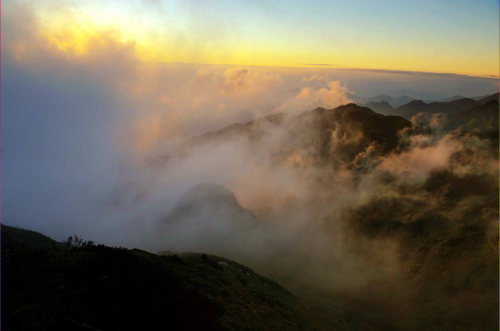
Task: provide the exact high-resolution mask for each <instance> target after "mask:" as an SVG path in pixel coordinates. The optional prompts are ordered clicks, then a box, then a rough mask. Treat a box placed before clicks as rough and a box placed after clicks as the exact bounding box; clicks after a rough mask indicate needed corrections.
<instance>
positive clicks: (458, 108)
mask: <svg viewBox="0 0 500 331" xmlns="http://www.w3.org/2000/svg"><path fill="white" fill-rule="evenodd" d="M380 99H383V97H381V98H377V99H376V100H380ZM498 100H499V94H498V93H495V94H491V95H487V96H480V97H474V98H465V97H461V96H458V95H456V96H453V97H451V98H448V99H444V100H442V101H434V102H424V101H422V100H411V101H409V102H408V103H406V104H404V105H401V106H397V107H395V106H394V105H392V104H391V103H390V101H391V100H390V99H388V101H387V100H382V101H370V102H367V103H365V104H364V106H365V107H368V108H370V109H372V110H373V111H374V112H377V113H380V114H384V115H396V116H402V117H404V118H407V119H411V118H412V117H413V116H415V115H417V114H425V115H434V114H455V113H461V112H465V111H468V112H467V114H469V115H463V114H462V115H460V116H459V115H454V116H451V117H450V120H451V119H453V123H455V126H456V125H458V119H459V118H461V119H463V120H465V118H470V117H471V116H472V115H471V114H472V112H474V111H476V112H478V113H479V112H480V113H481V114H482V115H481V116H482V118H483V120H484V119H485V118H484V116H486V114H488V115H487V116H488V118H489V119H488V121H489V122H491V123H492V125H493V124H494V122H495V118H498ZM393 101H394V99H392V102H393ZM473 109H474V110H473ZM497 122H498V121H497ZM462 124H465V123H462ZM493 126H495V125H493ZM496 128H498V124H497V125H496Z"/></svg>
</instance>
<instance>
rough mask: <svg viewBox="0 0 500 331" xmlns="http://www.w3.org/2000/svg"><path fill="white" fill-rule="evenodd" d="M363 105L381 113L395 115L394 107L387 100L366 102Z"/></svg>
mask: <svg viewBox="0 0 500 331" xmlns="http://www.w3.org/2000/svg"><path fill="white" fill-rule="evenodd" d="M364 106H365V107H368V108H370V109H371V110H373V111H374V112H376V113H379V114H382V115H395V112H394V107H392V106H391V105H390V104H389V103H388V102H387V101H380V102H368V103H366V104H364Z"/></svg>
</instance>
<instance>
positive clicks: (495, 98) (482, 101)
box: [478, 93, 499, 105]
mask: <svg viewBox="0 0 500 331" xmlns="http://www.w3.org/2000/svg"><path fill="white" fill-rule="evenodd" d="M498 95H499V93H495V94H492V95H489V96H487V97H484V98H482V99H479V100H478V101H479V103H480V104H482V105H483V104H486V103H488V102H490V101H492V100H496V101H498Z"/></svg>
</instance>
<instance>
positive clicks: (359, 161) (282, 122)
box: [1, 2, 498, 302]
mask: <svg viewBox="0 0 500 331" xmlns="http://www.w3.org/2000/svg"><path fill="white" fill-rule="evenodd" d="M20 17H21V18H22V19H21V18H20ZM2 29H3V30H4V32H5V34H4V35H5V36H6V37H5V38H3V39H2V82H3V84H2V96H3V98H2V101H1V102H2V104H1V106H2V110H3V113H2V171H3V178H2V184H3V185H2V186H3V187H2V188H3V194H2V222H3V223H5V224H9V225H16V226H21V227H25V228H29V229H33V230H36V231H40V232H42V233H44V234H46V235H48V236H51V237H53V238H55V239H57V240H63V239H65V238H66V237H67V236H69V235H73V234H75V233H76V234H78V235H82V236H83V237H84V238H87V239H91V240H94V241H96V242H98V243H103V244H107V245H113V246H125V247H129V248H133V247H137V248H140V249H144V250H147V251H150V252H154V253H157V252H159V251H167V250H169V251H173V252H186V251H194V252H204V253H211V254H216V255H220V256H224V257H227V258H231V259H235V260H237V261H239V262H241V263H245V264H247V265H249V266H250V267H253V268H255V269H256V270H258V271H260V272H263V273H265V274H267V275H270V276H273V277H275V278H276V279H279V280H283V281H285V282H286V283H287V284H297V285H300V284H307V285H308V286H311V287H315V288H320V289H326V290H328V291H352V292H356V293H359V291H362V290H363V289H367V288H368V287H370V288H371V291H373V292H377V291H385V290H384V289H385V288H388V287H389V286H394V288H399V287H401V288H402V289H401V291H395V292H398V293H397V294H394V293H391V291H388V290H387V291H386V292H384V293H385V295H387V296H389V295H399V294H401V296H402V297H403V298H404V297H405V295H406V294H405V293H409V292H411V290H410V288H409V287H407V284H406V283H405V282H403V281H401V279H402V277H403V275H404V274H406V273H407V272H408V271H409V270H411V268H412V265H411V261H405V259H404V256H402V254H401V253H400V252H401V251H402V250H404V249H406V246H405V245H407V243H408V240H409V239H408V238H407V236H406V235H405V233H404V232H403V233H400V232H397V233H396V232H387V233H386V232H384V231H385V230H384V231H380V232H377V233H376V235H364V234H363V235H360V233H364V232H363V231H364V230H366V229H365V228H363V226H364V225H361V226H360V225H359V224H364V223H362V222H361V223H360V222H359V220H360V219H361V220H366V222H370V221H371V219H370V217H369V216H371V212H370V210H376V208H378V207H379V206H380V205H382V206H383V203H388V204H391V203H393V199H401V201H403V200H404V201H405V202H406V203H405V204H400V205H399V206H398V207H397V208H393V209H392V211H395V212H392V213H391V215H388V214H389V213H388V214H383V213H382V212H387V211H382V212H381V213H382V215H383V217H386V218H387V219H389V218H391V219H396V220H397V222H396V223H398V225H397V226H402V225H408V224H409V226H411V224H415V223H414V222H415V221H416V220H418V219H421V218H425V217H427V216H428V215H431V216H432V217H434V215H435V214H433V213H438V214H439V217H437V216H436V217H435V219H436V220H437V221H435V222H434V223H433V224H432V226H436V227H443V228H454V227H455V226H456V223H454V222H455V221H456V220H457V219H461V218H463V217H465V215H468V213H470V210H471V209H472V208H473V207H472V205H473V204H474V203H476V202H477V201H475V200H473V197H471V198H470V199H471V200H468V199H463V201H461V202H460V203H459V204H457V205H454V206H448V205H446V203H445V202H443V201H444V200H445V196H446V194H449V192H448V191H447V190H448V189H447V188H440V189H439V190H436V191H432V190H430V189H428V187H427V186H429V179H430V178H433V177H432V176H436V174H437V173H443V172H446V173H447V174H449V175H450V176H455V177H456V178H458V179H463V178H469V177H471V176H476V177H477V176H484V178H487V179H488V180H490V181H491V182H493V183H497V182H498V162H497V160H496V159H495V158H494V156H493V155H492V154H491V153H490V149H491V146H489V145H488V143H487V142H485V141H483V140H481V139H479V138H478V137H476V136H473V135H471V134H469V135H465V136H457V135H456V134H453V133H445V132H442V130H441V126H442V124H441V123H433V124H432V125H430V126H429V127H428V128H426V129H428V130H427V131H426V133H423V132H422V131H423V130H422V128H421V127H420V126H419V125H421V123H420V122H419V121H417V119H415V121H414V122H413V123H411V122H408V123H406V122H405V123H403V124H402V128H401V130H400V131H398V132H397V133H395V134H394V137H393V138H394V144H393V145H394V146H392V145H391V146H389V145H387V146H381V144H369V143H367V139H366V137H365V136H364V131H363V130H362V129H361V128H358V127H356V126H351V125H350V124H348V123H340V124H338V126H336V127H334V128H329V130H328V131H325V132H326V135H327V138H325V137H323V136H322V134H323V133H322V134H320V133H318V132H319V131H318V130H320V128H321V125H320V124H318V123H321V116H323V115H321V116H320V115H318V114H316V113H314V112H311V111H312V110H314V109H316V108H317V107H322V108H325V109H333V108H336V107H339V106H342V105H346V104H349V103H351V102H352V101H353V100H352V99H353V96H356V95H358V96H369V95H370V94H372V93H374V91H379V90H380V89H384V91H385V92H387V91H389V92H391V91H392V92H393V93H397V91H400V90H403V89H407V90H413V91H418V92H420V93H428V92H431V91H432V92H434V93H436V94H438V95H440V96H442V97H448V96H452V95H455V94H467V95H468V96H476V95H482V94H486V93H490V92H494V91H497V90H498V87H497V83H498V82H497V80H492V79H486V78H479V77H468V76H460V75H451V76H450V75H439V74H435V75H429V74H425V73H415V72H384V71H376V70H374V71H370V70H342V69H321V68H318V69H300V68H270V67H251V66H237V67H234V66H225V65H194V64H181V63H152V62H145V61H143V60H141V57H140V55H139V53H140V52H139V50H138V47H137V45H136V43H134V42H133V41H126V42H124V41H123V40H122V39H121V36H120V34H119V32H117V31H114V30H112V29H109V30H102V31H101V30H94V31H93V32H92V33H90V34H88V35H85V36H84V40H85V43H84V46H85V47H84V49H85V51H84V52H81V51H80V50H79V49H78V47H76V46H73V47H72V46H67V47H66V46H64V45H66V44H67V43H69V45H71V43H70V41H71V40H69V41H68V40H66V38H69V39H71V36H69V37H68V36H67V35H65V34H61V35H60V36H51V38H49V37H47V35H46V34H44V29H43V25H42V23H41V22H40V20H39V19H38V18H37V17H36V15H35V14H34V13H32V12H31V11H30V10H29V7H27V6H23V5H22V4H19V3H17V2H14V3H11V4H10V5H9V6H8V7H7V8H5V9H4V12H3V13H2ZM61 45H63V46H64V47H63V46H61ZM271 115H273V116H274V117H271V118H269V117H268V119H267V120H260V121H259V119H262V118H264V117H266V116H271ZM301 116H303V117H301ZM251 121H254V122H253V124H251V125H248V126H244V125H243V124H245V123H248V122H251ZM228 126H231V127H230V128H227V129H224V128H226V127H228ZM221 129H224V131H223V132H219V133H217V134H214V135H213V136H210V135H206V133H209V132H214V131H218V130H221ZM204 134H205V135H204ZM321 139H327V141H328V145H327V146H326V147H325V146H324V145H322V140H321ZM325 155H326V156H325ZM207 183H208V184H214V185H219V186H214V187H217V189H215V190H222V191H221V193H220V195H221V196H220V197H219V196H217V197H216V198H214V197H213V196H212V194H213V192H212V189H210V188H209V189H207V190H208V192H207V193H206V195H201V196H196V197H195V198H193V197H192V196H191V195H189V194H188V195H187V196H186V195H185V194H186V192H190V191H189V190H190V189H192V188H193V187H197V185H199V184H207ZM221 187H224V188H226V189H227V192H226V191H224V190H223V189H221ZM217 192H219V191H217ZM231 194H234V196H231ZM232 197H234V200H233V198H232ZM193 199H194V200H193ZM213 199H215V200H214V201H213ZM218 199H222V200H218ZM205 200H207V201H205ZM200 201H201V205H199V204H200ZM221 201H222V202H221ZM227 201H230V203H229V202H227ZM183 204H187V207H186V206H184V207H183ZM391 206H392V205H391ZM481 206H483V205H481ZM488 206H489V205H488ZM488 206H486V207H484V210H485V213H486V211H487V208H490V207H488ZM182 208H187V210H188V211H187V212H186V211H183V210H184V209H182ZM416 209H418V210H419V211H418V212H416V211H415V210H416ZM436 210H437V211H436ZM497 211H498V210H497ZM183 213H184V214H183ZM494 214H495V213H494V211H493V212H492V214H485V215H486V216H485V217H486V218H487V219H486V220H485V222H489V223H491V225H490V228H491V229H492V230H491V232H492V233H494V232H495V224H496V223H495V222H494V220H495V217H496V216H495V215H494ZM242 215H243V216H242ZM375 221H377V220H374V222H375ZM366 226H371V225H369V224H368V225H366ZM496 226H497V224H496ZM382 234H383V235H382ZM492 240H494V239H492ZM403 288H404V290H403ZM395 302H399V301H395Z"/></svg>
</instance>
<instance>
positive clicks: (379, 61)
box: [2, 0, 499, 76]
mask: <svg viewBox="0 0 500 331" xmlns="http://www.w3.org/2000/svg"><path fill="white" fill-rule="evenodd" d="M15 2H16V3H17V4H19V3H21V4H23V5H24V6H27V7H30V9H31V10H32V12H33V14H34V19H35V20H36V21H38V23H39V26H40V32H41V33H43V35H44V36H45V37H46V39H47V42H50V43H54V44H56V45H57V46H58V47H59V48H60V49H62V50H65V51H68V52H72V53H74V54H80V55H81V54H83V53H85V51H86V49H87V48H88V42H89V38H91V37H92V36H95V35H96V34H101V33H103V32H104V31H106V32H110V31H113V34H114V36H118V38H119V40H120V41H121V42H123V43H126V42H135V45H136V46H137V48H138V50H139V54H140V57H141V60H143V61H158V62H183V63H200V64H231V65H246V66H279V67H330V68H363V69H366V68H371V69H387V70H405V71H425V72H440V73H457V74H465V75H473V76H492V75H494V76H497V75H498V72H499V61H498V56H499V43H498V39H499V31H498V26H499V22H498V12H499V3H498V1H494V0H483V1H475V0H460V1H444V0H441V1H432V0H422V1H390V0H382V1H371V0H356V1H339V0H337V1H325V0H313V1H171V0H133V1H127V2H124V1H113V0H108V1H103V0H99V1H97V0H86V1H40V0H38V1H32V2H30V1H23V2H20V1H15ZM11 3H12V1H4V2H3V3H2V5H3V7H4V8H3V9H4V10H5V9H7V10H9V6H10V4H11ZM318 65H321V66H318Z"/></svg>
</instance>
